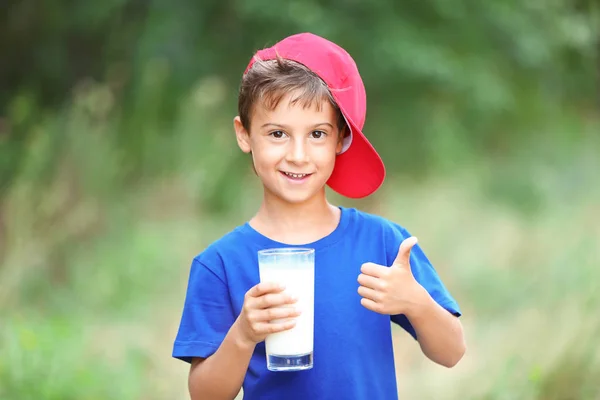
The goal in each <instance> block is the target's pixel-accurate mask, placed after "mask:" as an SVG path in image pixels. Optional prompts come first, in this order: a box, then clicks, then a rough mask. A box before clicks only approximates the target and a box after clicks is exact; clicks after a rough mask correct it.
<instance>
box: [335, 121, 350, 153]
mask: <svg viewBox="0 0 600 400" xmlns="http://www.w3.org/2000/svg"><path fill="white" fill-rule="evenodd" d="M347 135H348V127H347V126H344V127H343V128H342V130H340V131H339V133H338V141H337V144H336V145H335V154H340V153H341V152H342V149H343V148H344V138H345V137H346V136H347Z"/></svg>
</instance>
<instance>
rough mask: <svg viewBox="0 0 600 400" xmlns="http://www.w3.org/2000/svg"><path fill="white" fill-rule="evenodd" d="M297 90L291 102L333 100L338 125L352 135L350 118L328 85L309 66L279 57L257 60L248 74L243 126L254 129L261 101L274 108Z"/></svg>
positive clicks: (243, 86)
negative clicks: (254, 118)
mask: <svg viewBox="0 0 600 400" xmlns="http://www.w3.org/2000/svg"><path fill="white" fill-rule="evenodd" d="M292 91H297V96H296V97H295V98H293V99H291V101H290V102H291V104H296V103H298V104H300V105H302V106H303V107H310V106H312V105H314V104H315V102H316V105H317V107H318V108H319V109H320V108H321V104H322V102H323V101H329V103H330V104H331V105H332V106H333V108H334V110H335V111H336V113H337V127H338V129H339V132H340V133H343V136H347V135H348V134H349V130H348V128H347V126H346V120H345V119H344V116H343V115H342V113H341V111H340V109H339V107H338V105H337V104H336V102H335V100H334V99H333V96H332V95H331V92H330V91H329V88H328V87H327V84H326V83H325V82H324V81H323V80H322V79H321V78H320V77H319V76H318V75H317V74H315V73H314V72H312V71H311V70H310V69H308V68H307V67H306V66H304V65H302V64H300V63H297V62H295V61H291V60H287V59H283V58H281V57H277V58H276V59H274V60H266V61H264V60H256V61H255V62H254V64H252V67H251V68H250V69H249V70H248V72H247V73H246V74H244V76H243V78H242V83H241V86H240V91H239V97H238V113H239V116H240V120H241V122H242V125H243V126H244V128H245V129H246V131H248V132H250V117H251V115H252V112H253V110H254V106H255V105H256V104H258V103H259V102H262V104H263V105H264V106H265V107H266V108H267V109H270V110H273V109H275V108H276V107H277V105H278V104H279V102H280V101H281V99H283V97H284V96H285V95H286V94H288V93H290V92H292Z"/></svg>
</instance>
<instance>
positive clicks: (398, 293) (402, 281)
mask: <svg viewBox="0 0 600 400" xmlns="http://www.w3.org/2000/svg"><path fill="white" fill-rule="evenodd" d="M415 244H417V238H416V237H410V238H408V239H405V240H404V241H402V244H401V245H400V249H399V251H398V256H397V257H396V259H395V260H394V264H393V265H392V266H391V267H387V266H384V265H378V264H375V263H365V264H363V265H362V266H361V269H360V271H361V272H362V273H361V274H360V275H359V276H358V283H360V286H359V288H358V294H360V295H361V296H362V299H361V300H360V303H361V304H362V305H363V306H364V307H366V308H368V309H369V310H371V311H374V312H376V313H379V314H389V315H396V314H405V315H408V314H411V312H412V311H413V310H414V309H415V308H418V306H419V305H420V304H423V302H424V300H425V299H426V297H425V296H428V294H427V292H426V290H425V289H424V288H423V286H421V285H420V284H419V282H417V281H416V280H415V278H414V276H413V274H412V272H411V270H410V251H411V249H412V247H413V246H414V245H415Z"/></svg>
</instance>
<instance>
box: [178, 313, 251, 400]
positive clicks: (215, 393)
mask: <svg viewBox="0 0 600 400" xmlns="http://www.w3.org/2000/svg"><path fill="white" fill-rule="evenodd" d="M255 346H256V344H254V343H249V342H248V341H247V340H244V339H243V335H242V334H241V332H240V329H239V324H238V322H237V321H236V322H235V323H234V324H233V325H232V327H231V329H230V330H229V332H228V333H227V335H226V336H225V339H224V340H223V342H222V343H221V345H220V346H219V348H218V349H217V351H216V352H215V353H214V354H213V355H211V356H210V357H208V358H206V359H203V358H194V359H193V361H192V366H191V368H190V374H189V379H188V385H189V391H190V397H191V399H192V400H204V399H211V400H212V399H215V400H219V399H223V400H231V399H233V398H235V396H237V394H238V393H239V391H240V389H241V388H242V383H243V381H244V376H245V375H246V371H247V370H248V365H249V364H250V358H251V357H252V353H253V351H254V347H255Z"/></svg>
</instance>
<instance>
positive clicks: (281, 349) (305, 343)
mask: <svg viewBox="0 0 600 400" xmlns="http://www.w3.org/2000/svg"><path fill="white" fill-rule="evenodd" d="M260 280H261V282H278V283H282V284H283V285H285V293H289V294H291V295H294V296H296V297H297V298H298V301H297V302H296V303H293V305H292V306H295V307H297V308H298V309H299V310H300V311H301V312H302V313H301V314H300V315H299V316H298V317H296V325H295V326H294V327H293V328H292V329H290V330H287V331H284V332H277V333H273V334H271V335H269V336H267V339H266V340H265V344H266V350H267V355H277V356H295V355H301V354H308V353H312V351H313V327H314V300H315V268H314V263H310V262H306V263H303V262H298V261H293V262H291V263H287V264H283V263H277V264H274V263H267V264H264V263H263V264H261V266H260Z"/></svg>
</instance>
